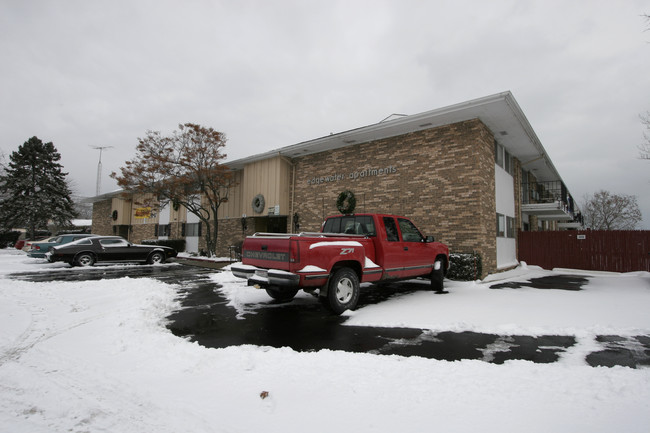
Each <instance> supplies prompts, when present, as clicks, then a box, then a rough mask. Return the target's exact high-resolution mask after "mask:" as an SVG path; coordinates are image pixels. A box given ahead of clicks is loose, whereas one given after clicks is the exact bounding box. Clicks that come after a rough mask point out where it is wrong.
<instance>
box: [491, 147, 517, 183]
mask: <svg viewBox="0 0 650 433" xmlns="http://www.w3.org/2000/svg"><path fill="white" fill-rule="evenodd" d="M494 163H495V164H496V165H498V166H499V167H501V168H502V169H504V170H505V171H506V172H508V174H510V175H511V176H512V175H514V164H513V163H512V155H510V153H509V152H508V151H507V150H506V149H505V148H504V147H503V146H501V145H500V144H499V143H497V142H496V140H495V141H494Z"/></svg>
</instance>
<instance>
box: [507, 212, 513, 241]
mask: <svg viewBox="0 0 650 433" xmlns="http://www.w3.org/2000/svg"><path fill="white" fill-rule="evenodd" d="M506 229H507V232H506V236H507V237H509V238H514V237H515V219H514V218H513V217H509V216H507V217H506Z"/></svg>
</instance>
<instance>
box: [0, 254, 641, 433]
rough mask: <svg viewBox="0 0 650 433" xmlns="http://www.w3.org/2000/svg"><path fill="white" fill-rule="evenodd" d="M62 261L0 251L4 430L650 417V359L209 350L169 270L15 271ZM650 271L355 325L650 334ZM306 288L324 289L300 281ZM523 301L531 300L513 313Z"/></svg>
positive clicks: (494, 423) (622, 422) (282, 428)
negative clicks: (191, 324)
mask: <svg viewBox="0 0 650 433" xmlns="http://www.w3.org/2000/svg"><path fill="white" fill-rule="evenodd" d="M51 268H52V265H49V264H46V263H44V262H42V261H35V260H33V259H28V258H26V257H24V253H20V254H18V253H13V252H11V251H7V250H2V251H0V426H2V431H7V432H12V433H21V432H25V433H27V432H29V433H39V432H48V433H49V432H68V431H71V432H105V431H110V432H120V433H136V432H137V433H143V432H156V433H166V432H170V433H171V432H180V431H187V432H250V431H264V432H268V433H273V432H283V433H284V432H287V431H302V430H309V431H315V432H331V431H355V432H377V431H382V432H394V431H401V432H422V431H454V432H470V431H472V432H473V431H476V430H481V431H486V432H504V431H506V432H507V431H527V432H545V433H546V432H548V431H553V432H577V431H589V432H610V431H614V430H617V431H625V432H645V431H647V425H648V422H650V369H639V370H633V369H629V368H623V367H617V368H591V367H588V366H587V365H586V364H585V363H584V362H582V363H578V362H567V361H565V360H561V361H560V362H557V363H554V364H532V363H529V362H524V361H510V362H507V363H506V364H504V365H494V364H488V363H485V362H480V361H461V362H446V361H435V360H429V359H423V358H415V357H414V358H403V357H397V356H376V355H370V354H353V353H345V352H333V351H327V350H324V351H320V352H315V353H297V352H294V351H293V350H291V349H288V348H282V349H272V348H268V347H254V346H244V347H231V348H228V349H218V350H217V349H206V348H204V347H201V346H199V345H197V344H192V343H189V342H188V341H186V340H183V339H180V338H177V337H174V336H173V335H172V334H171V333H170V332H169V331H167V329H166V328H165V326H164V320H165V319H164V318H165V317H166V316H167V315H168V314H169V313H170V312H171V311H173V310H174V309H175V308H178V304H177V300H176V296H177V287H174V286H172V285H168V284H164V283H161V282H158V281H156V280H152V279H130V278H122V279H117V280H107V281H88V282H50V283H30V282H23V281H16V280H9V279H7V278H6V275H7V274H8V273H10V272H15V271H17V270H31V271H36V270H39V269H40V270H43V269H51ZM55 270H56V271H57V272H71V270H68V269H63V268H56V267H55ZM74 271H75V272H78V271H79V270H76V269H75V270H74ZM518 272H520V271H518ZM523 272H529V273H531V274H537V273H545V271H541V270H536V269H529V270H524V271H523ZM214 278H215V280H217V281H219V283H221V284H223V286H224V287H223V292H224V293H225V294H226V295H227V296H228V297H229V298H230V302H231V304H232V306H233V308H238V309H240V312H243V315H242V318H243V319H244V320H245V314H246V312H248V313H251V312H254V310H255V309H256V308H274V306H271V305H266V304H264V303H265V302H267V301H268V297H266V295H265V293H264V292H263V291H257V290H254V289H251V288H248V287H245V283H244V282H243V280H239V279H236V278H235V277H233V276H232V274H230V273H229V272H224V273H219V274H215V277H214ZM648 281H649V278H648V275H647V274H641V275H631V276H628V275H623V276H603V277H593V278H590V283H589V285H588V286H587V288H586V290H585V291H583V292H575V293H574V292H563V291H542V290H538V291H535V289H526V288H524V289H517V290H489V289H487V288H486V285H484V284H481V283H476V282H471V283H452V284H450V285H449V286H450V290H451V291H452V292H453V293H452V294H451V295H446V296H435V295H433V294H431V293H430V292H429V293H427V292H415V293H412V294H409V295H404V296H402V297H399V298H397V299H389V300H388V301H385V302H383V303H381V304H378V305H373V306H368V307H365V308H362V309H360V310H358V311H354V312H350V313H348V315H349V322H350V323H355V324H361V323H364V324H384V325H385V324H393V325H399V326H423V327H428V328H430V329H439V330H442V329H445V330H448V329H473V330H480V331H493V330H499V331H500V332H503V331H505V332H507V331H508V330H515V329H516V330H517V332H520V331H524V330H525V331H527V332H533V333H534V332H545V333H549V332H555V331H558V330H559V331H563V332H567V333H570V332H572V331H576V332H582V333H585V334H591V333H593V332H596V331H597V330H599V329H607V330H611V331H614V330H615V331H617V332H620V333H629V332H635V331H638V330H641V331H643V333H645V334H648V333H649V331H650V325H648V323H647V319H645V320H643V319H642V318H641V316H640V314H639V312H638V310H646V311H647V307H648V304H649V298H648V296H649V293H650V285H649V284H648ZM556 292H558V293H556ZM588 292H593V296H589V297H587V298H585V296H584V295H586V294H587V293H588ZM427 295H430V296H431V297H435V299H430V297H429V296H427ZM546 297H549V298H548V299H547V298H546ZM625 299H627V301H625ZM295 302H304V303H308V302H315V301H314V300H313V298H312V297H311V296H309V295H300V296H299V297H298V298H297V299H296V301H295ZM438 303H439V304H440V305H438ZM603 303H606V304H608V305H605V306H604V305H603ZM502 304H508V305H509V309H508V308H506V306H504V305H502ZM639 304H640V305H639ZM513 309H514V310H519V309H528V312H527V313H528V314H524V313H525V312H521V311H514V312H512V313H511V314H508V313H507V312H508V311H511V310H513ZM594 309H596V312H594V311H593V310H594ZM619 309H622V310H623V311H619ZM540 311H541V312H540ZM490 312H492V314H491V313H490ZM599 314H604V315H605V316H599ZM496 316H500V318H497V317H496ZM625 316H628V318H625ZM544 318H546V319H544Z"/></svg>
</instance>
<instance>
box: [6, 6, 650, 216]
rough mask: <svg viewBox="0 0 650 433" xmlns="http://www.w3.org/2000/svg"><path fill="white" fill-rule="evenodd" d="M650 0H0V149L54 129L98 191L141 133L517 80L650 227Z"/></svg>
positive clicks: (363, 105)
mask: <svg viewBox="0 0 650 433" xmlns="http://www.w3.org/2000/svg"><path fill="white" fill-rule="evenodd" d="M643 14H650V4H649V3H648V1H647V0H645V1H640V0H639V1H635V0H617V1H614V0H609V1H595V0H583V1H566V0H561V1H554V0H543V1H523V0H519V1H518V0H503V1H494V0H491V1H480V0H477V1H462V0H450V1H424V0H422V1H415V0H413V1H410V0H399V1H388V0H369V1H355V0H343V1H333V0H327V1H309V0H302V1H299V0H295V1H283V0H272V1H263V0H258V1H246V0H231V1H216V0H202V1H196V0H183V1H168V0H153V1H140V0H128V1H121V0H105V1H93V0H76V1H66V0H61V1H45V0H44V1H38V0H30V1H24V0H0V89H1V91H0V149H1V150H2V152H3V153H4V154H5V156H7V157H8V155H9V154H10V153H11V152H12V151H14V150H16V149H17V148H18V147H19V146H20V145H21V144H23V143H24V142H25V141H27V140H28V139H29V138H30V137H32V136H37V137H38V138H40V139H41V140H43V141H52V142H53V143H54V145H55V146H56V148H57V149H58V150H59V152H60V153H61V155H62V161H61V163H62V164H63V165H64V167H65V170H66V171H68V172H69V173H70V175H69V178H70V180H71V181H72V184H73V188H74V189H75V191H76V192H77V193H78V194H79V195H82V196H92V195H94V193H95V179H96V174H97V162H98V158H99V151H98V150H95V149H93V147H97V146H112V147H111V148H109V149H107V150H105V151H104V152H103V156H102V162H103V177H102V192H107V191H110V190H113V189H115V188H116V186H115V183H114V181H113V180H111V179H110V178H109V177H108V175H109V173H110V172H111V171H117V170H118V169H119V167H120V166H122V165H123V164H124V161H125V160H127V159H129V158H131V157H133V156H134V153H135V152H134V149H135V146H136V144H137V138H138V137H143V136H144V135H145V132H146V131H147V130H157V131H161V132H163V133H164V134H169V133H171V132H172V131H173V130H174V129H177V127H178V124H179V123H186V122H193V123H199V124H201V125H203V126H210V127H213V128H215V129H217V130H219V131H222V132H225V133H226V135H227V136H228V145H227V147H226V153H227V154H228V160H234V159H238V158H242V157H245V156H250V155H253V154H256V153H260V152H265V151H268V150H272V149H276V148H279V147H283V146H288V145H292V144H296V143H299V142H302V141H306V140H310V139H314V138H318V137H321V136H324V135H328V134H329V133H331V132H334V133H337V132H342V131H345V130H348V129H353V128H357V127H361V126H366V125H369V124H373V123H376V122H378V121H380V120H382V119H384V118H385V117H387V116H388V115H390V114H392V113H402V114H416V113H420V112H423V111H428V110H432V109H436V108H440V107H444V106H447V105H451V104H455V103H460V102H464V101H467V100H470V99H475V98H480V97H483V96H487V95H491V94H494V93H499V92H502V91H506V90H510V91H512V93H513V94H514V97H515V99H516V100H517V101H518V103H519V105H520V106H521V108H522V110H523V111H524V113H525V115H526V116H527V118H528V120H529V121H530V123H531V125H532V126H533V129H534V130H535V132H536V133H537V135H538V137H539V138H540V140H541V142H542V144H543V146H544V147H545V149H546V150H547V152H548V154H549V155H550V157H551V159H552V161H553V163H554V165H555V167H556V168H557V169H558V171H559V173H560V175H561V176H562V178H563V180H564V182H565V183H566V185H567V187H568V188H569V190H570V191H571V193H572V194H573V196H574V197H575V198H576V200H578V201H581V200H582V198H583V196H584V195H585V194H593V193H594V192H596V191H597V190H600V189H605V190H609V191H611V192H613V193H624V194H633V195H636V196H637V199H638V202H639V205H640V207H641V211H642V212H643V215H644V222H643V226H642V228H645V229H650V161H642V160H640V159H639V158H638V156H639V152H638V148H637V146H638V145H640V144H641V143H642V142H643V130H644V129H643V125H642V124H641V122H640V120H639V115H640V114H642V113H644V112H646V111H648V110H650V31H646V29H647V28H648V27H650V23H649V22H647V21H646V20H644V18H643V16H642V15H643Z"/></svg>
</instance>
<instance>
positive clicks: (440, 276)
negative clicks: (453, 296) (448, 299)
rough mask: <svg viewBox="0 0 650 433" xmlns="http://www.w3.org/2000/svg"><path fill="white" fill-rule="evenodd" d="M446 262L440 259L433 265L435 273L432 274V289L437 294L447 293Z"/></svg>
mask: <svg viewBox="0 0 650 433" xmlns="http://www.w3.org/2000/svg"><path fill="white" fill-rule="evenodd" d="M444 266H445V261H444V259H441V258H440V257H437V258H436V261H435V262H434V263H433V271H432V272H431V288H432V289H433V290H435V291H436V292H437V293H445V283H444V280H445V270H444Z"/></svg>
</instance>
